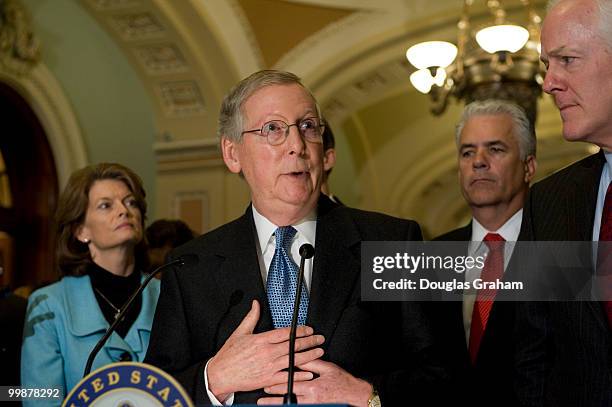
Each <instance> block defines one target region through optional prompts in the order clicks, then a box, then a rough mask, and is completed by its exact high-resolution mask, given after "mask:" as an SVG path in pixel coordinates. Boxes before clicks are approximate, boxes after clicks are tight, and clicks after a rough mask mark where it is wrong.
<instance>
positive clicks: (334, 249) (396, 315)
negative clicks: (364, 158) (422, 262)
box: [146, 195, 444, 406]
mask: <svg viewBox="0 0 612 407" xmlns="http://www.w3.org/2000/svg"><path fill="white" fill-rule="evenodd" d="M420 239H421V232H420V228H419V226H418V225H417V224H416V223H415V222H413V221H407V220H400V219H396V218H392V217H389V216H385V215H381V214H376V213H370V212H364V211H360V210H356V209H351V208H347V207H343V206H339V205H337V204H334V203H333V202H331V201H330V200H329V198H327V197H325V196H323V195H322V196H321V198H320V200H319V204H318V214H317V232H316V242H315V250H316V253H315V257H314V265H313V274H312V282H311V289H310V300H309V309H308V318H307V322H306V323H307V325H309V326H311V327H313V328H314V330H315V332H316V333H318V334H322V335H324V336H325V343H324V345H323V348H324V350H325V356H324V359H326V360H329V361H331V362H334V363H336V364H337V365H339V366H341V367H342V368H344V369H346V370H347V371H348V372H350V373H352V374H353V375H355V376H358V377H362V378H364V379H366V380H368V381H370V382H372V383H373V384H374V385H375V387H376V388H377V389H378V390H379V392H380V397H381V400H382V401H383V403H384V405H386V406H393V405H404V404H405V397H409V400H413V399H415V400H416V399H419V398H422V399H424V398H426V397H427V396H429V394H428V393H429V391H431V390H432V389H433V388H434V386H436V385H438V384H439V383H437V382H436V380H437V379H438V378H439V377H442V376H443V375H444V372H443V370H442V369H441V368H440V365H439V364H436V363H435V362H433V359H434V357H435V354H434V350H433V348H432V342H433V339H432V337H431V332H430V330H429V326H428V325H427V321H426V319H425V317H424V314H423V313H422V312H421V309H420V308H419V305H418V304H416V303H394V302H362V301H361V300H360V270H361V267H360V261H361V258H360V256H361V254H360V253H361V252H360V243H361V242H362V241H368V240H371V241H372V240H420ZM186 253H194V254H196V255H197V256H198V260H199V261H198V263H197V264H196V265H195V266H193V267H185V268H183V269H181V270H180V271H177V272H174V271H171V272H169V273H167V274H165V275H164V277H163V280H162V290H161V296H160V299H159V302H158V305H157V312H156V315H155V320H154V324H153V331H152V336H151V342H150V344H149V351H148V355H147V359H146V361H147V362H148V363H152V364H154V365H156V366H158V367H160V368H162V369H164V370H166V371H168V372H169V373H171V374H172V375H174V376H175V377H176V378H177V379H178V380H179V381H180V382H181V383H182V384H183V386H185V388H186V389H187V391H188V392H189V393H190V394H191V396H192V397H193V399H194V401H195V402H196V403H209V400H208V397H207V395H206V389H205V386H204V378H203V377H204V376H203V374H204V373H203V372H204V365H205V363H206V361H208V360H209V359H210V358H211V357H212V356H214V355H215V353H216V352H217V351H218V350H219V349H220V348H221V346H222V345H223V344H224V343H225V341H226V340H227V339H228V337H229V336H230V334H231V333H232V332H233V331H234V330H235V329H236V327H237V326H238V324H239V323H240V321H241V320H242V318H244V316H245V315H246V314H247V312H248V310H249V309H250V306H251V301H252V300H253V299H257V300H258V301H259V303H260V304H261V305H262V314H261V318H260V321H259V324H258V325H257V327H256V332H263V331H267V330H270V329H273V325H272V317H271V315H270V311H269V308H268V301H267V298H266V291H265V288H264V284H263V281H262V278H261V273H260V269H259V264H258V260H257V251H256V235H255V226H254V221H253V216H252V212H251V208H250V207H249V208H248V209H247V211H246V213H245V214H244V215H243V216H242V217H241V218H239V219H237V220H235V221H233V222H231V223H228V224H226V225H224V226H222V227H220V228H219V229H217V230H215V231H212V232H210V233H208V234H206V235H204V236H201V237H199V238H197V239H195V240H193V241H192V242H190V243H187V244H186V245H184V246H182V247H181V248H179V249H177V250H176V251H175V252H174V253H173V255H174V256H176V255H182V254H186ZM263 395H264V393H263V392H262V391H261V390H258V391H252V392H244V393H236V395H235V400H234V402H235V403H253V402H256V401H257V399H258V398H259V397H261V396H263Z"/></svg>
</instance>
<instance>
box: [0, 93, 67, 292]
mask: <svg viewBox="0 0 612 407" xmlns="http://www.w3.org/2000/svg"><path fill="white" fill-rule="evenodd" d="M0 123H1V126H2V127H1V130H0V154H1V156H2V159H3V162H4V163H3V164H4V172H2V171H0V189H2V187H1V185H2V183H3V181H2V180H3V179H4V185H5V190H4V195H5V196H8V198H7V199H4V200H3V201H2V202H0V232H4V233H6V235H7V236H6V235H3V236H4V238H5V239H6V240H8V241H9V244H7V245H0V250H1V249H2V247H7V249H5V251H6V253H2V259H4V264H5V265H8V266H9V267H10V268H12V270H10V269H7V271H8V272H9V276H10V275H11V274H12V276H11V278H10V284H11V286H13V287H16V286H20V285H37V284H40V283H42V282H46V281H51V280H54V279H55V278H56V272H55V269H56V268H55V266H54V260H53V259H54V256H53V250H54V246H55V241H54V233H53V230H52V228H53V214H54V213H55V208H56V205H57V198H58V190H59V186H58V176H57V172H56V165H55V161H54V158H53V153H52V150H51V147H50V145H49V141H48V139H47V135H46V133H45V130H44V128H43V126H42V124H41V121H40V120H39V118H38V117H37V115H36V114H35V113H34V111H33V110H32V108H31V107H30V105H29V104H28V102H27V101H26V100H25V99H24V98H23V97H22V96H21V95H20V94H19V93H18V92H17V91H16V90H15V89H13V88H12V87H11V86H9V85H8V84H7V83H3V82H0ZM0 164H1V163H0ZM0 170H2V168H0ZM11 259H12V267H11V266H10V263H11V261H10V260H11ZM5 283H6V280H5Z"/></svg>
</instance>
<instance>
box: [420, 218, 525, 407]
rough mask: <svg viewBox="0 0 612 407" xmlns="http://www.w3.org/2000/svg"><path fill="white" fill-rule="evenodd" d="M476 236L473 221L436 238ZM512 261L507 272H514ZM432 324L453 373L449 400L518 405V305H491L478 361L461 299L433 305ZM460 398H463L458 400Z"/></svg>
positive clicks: (453, 239)
mask: <svg viewBox="0 0 612 407" xmlns="http://www.w3.org/2000/svg"><path fill="white" fill-rule="evenodd" d="M471 238H472V224H471V223H470V224H468V225H467V226H464V227H462V228H459V229H455V230H452V231H450V232H448V233H445V234H444V235H442V236H439V237H437V238H435V239H434V240H435V241H448V242H466V246H465V251H464V253H466V252H467V250H468V243H467V242H469V241H470V239H471ZM511 265H512V262H509V264H508V268H507V270H506V272H505V273H504V280H505V279H506V277H507V276H508V274H509V272H510V268H511ZM430 310H431V314H430V315H431V318H432V321H433V323H432V326H433V328H434V334H435V337H436V338H437V342H438V343H439V344H440V347H441V348H442V349H443V355H444V359H445V361H447V363H448V364H449V365H450V366H451V372H452V375H453V385H454V387H455V390H454V391H453V393H454V394H453V398H452V399H449V402H452V403H459V404H465V405H471V406H491V405H495V406H516V405H517V402H516V398H515V396H514V394H513V390H512V386H511V383H512V382H511V380H512V365H513V361H512V355H513V352H512V350H513V338H512V333H513V328H514V305H513V304H512V303H510V302H505V301H496V302H494V303H493V307H492V308H491V314H490V316H489V320H488V322H487V328H486V330H485V333H484V336H483V338H482V341H481V343H480V349H479V351H478V356H477V358H476V363H475V364H474V365H472V362H471V360H470V354H469V351H468V344H467V342H466V340H465V330H464V326H463V303H462V302H461V301H452V302H438V303H432V304H431V305H430ZM458 398H459V400H458Z"/></svg>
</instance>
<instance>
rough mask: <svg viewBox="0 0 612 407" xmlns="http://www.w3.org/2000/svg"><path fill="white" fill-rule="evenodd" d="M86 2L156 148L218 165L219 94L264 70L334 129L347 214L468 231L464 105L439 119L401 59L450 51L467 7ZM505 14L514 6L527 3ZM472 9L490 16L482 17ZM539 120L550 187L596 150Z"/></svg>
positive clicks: (282, 1) (352, 1)
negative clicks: (146, 102) (121, 63)
mask: <svg viewBox="0 0 612 407" xmlns="http://www.w3.org/2000/svg"><path fill="white" fill-rule="evenodd" d="M79 1H80V3H81V4H82V5H83V6H85V8H86V9H87V10H88V12H89V13H90V14H91V15H92V16H94V17H95V19H96V20H97V21H98V22H99V24H100V25H101V27H103V28H104V29H105V30H106V31H107V32H108V33H109V34H110V36H111V37H112V38H113V40H114V41H115V42H116V44H117V45H118V46H119V47H120V48H121V49H122V50H123V52H124V55H125V58H126V59H127V60H128V61H129V62H130V63H131V64H132V66H133V68H134V70H135V71H136V73H137V75H138V76H139V78H140V80H141V81H142V83H143V84H144V87H145V89H146V90H147V91H148V94H149V96H150V98H151V100H152V105H153V110H154V113H155V122H156V126H157V128H158V130H159V134H160V135H161V136H160V138H159V140H158V143H157V144H156V147H157V148H158V149H165V148H173V146H177V148H178V147H180V146H182V147H185V146H188V147H189V148H193V149H198V148H199V149H202V150H206V151H208V152H209V153H210V154H216V153H215V152H214V144H215V141H214V137H215V128H216V116H217V111H218V106H219V104H220V101H221V99H222V97H223V95H224V94H225V93H226V92H227V91H228V90H229V88H230V87H231V86H232V85H234V84H235V83H236V82H237V81H238V80H239V79H241V78H242V77H244V76H246V75H248V74H250V73H252V72H254V71H256V70H259V69H264V68H276V69H286V70H289V71H292V72H295V73H296V74H298V75H299V76H301V77H302V78H303V79H304V82H305V83H306V84H307V85H309V86H310V87H311V89H312V90H313V92H314V93H315V95H316V96H317V98H318V100H319V102H320V104H321V106H322V108H323V111H324V114H325V115H326V117H327V119H328V121H329V122H330V123H331V125H332V126H333V128H334V132H335V133H336V136H337V139H338V140H337V148H338V158H339V162H338V164H337V167H336V169H335V170H334V173H333V175H332V179H331V184H332V189H333V191H334V193H336V194H337V195H339V196H340V197H342V199H343V200H344V201H345V202H346V203H348V204H350V205H353V206H358V207H362V208H365V209H372V210H379V211H384V212H387V213H390V214H393V215H397V216H402V217H412V218H416V219H417V220H419V221H420V222H421V223H422V225H423V226H424V229H425V231H426V233H427V234H428V235H430V236H432V235H436V234H438V233H441V232H443V231H445V230H448V229H449V228H451V227H455V226H457V225H458V224H460V223H461V222H463V221H465V219H466V218H468V211H467V208H466V207H465V204H464V203H463V199H462V197H461V194H460V192H459V188H458V186H457V177H456V153H455V147H454V141H453V131H454V124H455V121H456V119H457V117H458V115H459V112H460V110H461V106H459V105H457V104H452V105H451V106H450V107H449V109H448V111H447V112H446V113H445V114H444V115H442V116H440V117H434V116H432V115H431V114H430V113H429V100H428V98H427V97H426V96H424V95H421V94H419V93H418V92H416V91H415V90H414V89H413V88H412V86H411V85H410V82H409V80H408V77H409V75H410V73H411V72H412V68H411V67H410V66H409V64H408V63H407V62H406V61H405V58H404V53H405V50H406V48H407V47H408V46H409V45H412V44H414V43H416V42H419V41H422V40H425V39H446V40H450V41H454V39H455V37H456V28H455V27H456V22H457V20H458V17H459V14H460V11H461V7H462V5H461V2H458V1H456V0H439V1H433V2H432V1H425V0H414V1H408V0H381V1H376V2H371V1H365V0H361V1H358V0H175V1H167V0H79ZM506 3H509V4H510V5H513V4H514V6H513V7H517V5H518V4H519V1H518V0H516V1H514V2H513V1H508V2H506ZM538 6H539V9H540V11H541V10H542V8H543V6H542V3H541V2H538ZM475 9H476V14H477V15H478V16H480V17H479V18H481V19H484V18H485V17H486V10H485V9H484V6H483V5H477V6H476V7H475ZM515 14H516V18H521V16H520V14H518V12H517V13H515ZM515 14H513V16H514V15H515ZM539 115H540V119H539V122H538V127H537V130H538V136H539V159H540V166H539V175H540V176H543V175H546V174H548V173H550V172H551V171H553V170H554V169H557V168H560V167H562V166H564V165H566V164H568V163H569V162H571V161H574V160H575V159H577V158H579V157H581V156H583V155H585V154H586V153H587V152H588V151H589V146H586V145H578V144H568V143H565V142H563V141H562V140H561V137H560V136H559V134H560V120H559V116H558V114H557V112H556V111H555V109H554V107H553V105H552V104H551V102H550V99H549V98H548V97H544V98H543V99H542V102H541V103H540V112H539Z"/></svg>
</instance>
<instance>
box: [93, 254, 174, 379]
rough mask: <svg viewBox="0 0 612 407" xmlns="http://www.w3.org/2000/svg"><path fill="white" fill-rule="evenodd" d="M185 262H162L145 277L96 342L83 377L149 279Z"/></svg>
mask: <svg viewBox="0 0 612 407" xmlns="http://www.w3.org/2000/svg"><path fill="white" fill-rule="evenodd" d="M184 264H185V259H184V258H183V257H179V258H178V259H176V260H173V261H171V262H169V263H166V264H162V265H161V266H159V267H158V268H156V269H155V270H153V272H152V273H151V274H149V275H148V276H147V278H145V280H144V281H143V282H142V284H141V285H140V287H138V290H136V291H135V292H134V293H133V294H132V295H131V296H130V298H128V300H127V301H126V302H125V304H123V306H122V307H121V309H120V310H119V313H117V315H116V316H115V320H114V321H113V323H112V324H111V325H110V326H109V327H108V329H107V330H106V332H105V333H104V336H103V337H102V339H100V340H99V341H98V343H96V346H95V347H94V348H93V350H92V351H91V353H90V354H89V358H87V363H86V364H85V371H84V372H83V377H85V376H87V375H88V374H89V372H91V366H92V365H93V361H94V358H95V357H96V355H97V354H98V352H100V349H102V346H104V344H105V343H106V340H107V339H108V338H109V337H110V336H111V335H112V333H113V332H115V328H116V327H117V325H119V322H121V321H122V320H123V318H124V317H125V314H126V313H127V311H128V309H130V308H131V306H132V303H133V302H134V300H135V299H136V297H137V296H138V294H140V293H141V292H142V291H143V290H144V289H145V287H146V286H147V285H148V284H149V281H151V280H152V279H153V277H155V276H156V275H157V274H159V273H160V272H161V271H162V270H164V269H165V268H166V267H170V266H175V265H178V266H179V267H182V266H183V265H184Z"/></svg>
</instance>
